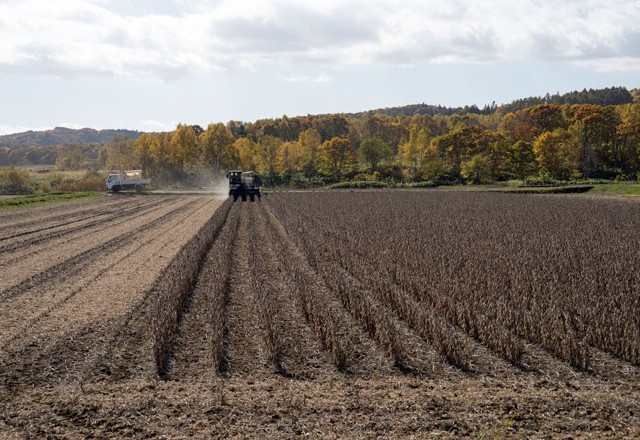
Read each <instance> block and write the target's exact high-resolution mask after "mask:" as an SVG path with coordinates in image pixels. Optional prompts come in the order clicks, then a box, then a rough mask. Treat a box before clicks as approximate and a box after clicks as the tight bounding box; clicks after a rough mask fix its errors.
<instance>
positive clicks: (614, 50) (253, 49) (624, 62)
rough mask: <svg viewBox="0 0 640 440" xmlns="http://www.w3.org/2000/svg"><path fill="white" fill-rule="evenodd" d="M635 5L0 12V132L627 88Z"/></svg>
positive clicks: (44, 2) (127, 6) (1, 2)
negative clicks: (613, 87) (617, 87)
mask: <svg viewBox="0 0 640 440" xmlns="http://www.w3.org/2000/svg"><path fill="white" fill-rule="evenodd" d="M639 78H640V0H576V1H574V0H568V1H566V0H565V1H563V0H483V1H479V0H422V1H418V0H404V1H396V0H295V1H294V0H55V1H52V0H0V97H1V98H0V99H1V101H0V133H12V132H18V131H24V130H27V129H46V128H53V127H54V126H67V127H72V128H80V127H92V128H129V129H138V130H147V131H160V130H171V129H173V128H175V125H176V124H177V123H179V122H180V123H188V124H200V125H202V126H206V125H207V124H208V123H211V122H227V121H229V120H232V119H233V120H244V121H254V120H256V119H260V118H270V117H278V116H282V115H283V114H286V115H289V116H297V115H306V114H319V113H334V112H355V111H361V110H370V109H374V108H380V107H390V106H398V105H405V104H415V103H423V102H424V103H428V104H441V105H446V106H459V105H465V104H468V105H472V104H476V105H478V106H479V107H482V106H483V105H485V104H490V103H491V102H492V101H495V102H496V103H498V104H500V103H506V102H510V101H512V100H514V99H517V98H523V97H527V96H541V95H544V94H545V93H547V92H549V93H552V94H553V93H555V92H560V93H565V92H568V91H572V90H582V89H583V88H601V87H610V86H625V87H627V88H629V89H632V88H635V87H640V81H638V79H639Z"/></svg>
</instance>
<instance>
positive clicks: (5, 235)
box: [0, 200, 124, 242]
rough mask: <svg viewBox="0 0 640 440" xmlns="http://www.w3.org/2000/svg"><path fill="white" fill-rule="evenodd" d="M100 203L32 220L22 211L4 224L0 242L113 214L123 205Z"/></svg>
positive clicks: (30, 215)
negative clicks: (15, 217) (12, 220)
mask: <svg viewBox="0 0 640 440" xmlns="http://www.w3.org/2000/svg"><path fill="white" fill-rule="evenodd" d="M101 202H102V203H101V204H100V206H97V207H93V208H92V207H86V206H80V207H79V209H77V210H68V209H67V210H64V211H63V212H62V214H57V215H56V214H55V213H46V214H45V215H43V216H41V217H40V216H38V218H34V216H33V214H32V212H31V211H23V212H22V215H20V216H19V217H18V219H17V220H16V221H14V222H11V223H8V222H5V225H4V228H3V231H2V234H0V242H3V241H6V240H10V239H12V238H16V237H20V236H24V235H27V234H35V233H38V232H41V231H44V230H46V229H51V228H54V227H62V226H66V225H69V224H73V223H76V222H79V221H82V220H85V219H87V218H91V217H94V216H96V215H102V214H105V213H113V212H115V210H116V209H118V208H119V206H120V205H123V204H124V203H123V201H121V200H109V201H108V203H105V202H103V201H101ZM105 210H108V211H105ZM0 219H2V218H1V217H0ZM52 223H53V224H52Z"/></svg>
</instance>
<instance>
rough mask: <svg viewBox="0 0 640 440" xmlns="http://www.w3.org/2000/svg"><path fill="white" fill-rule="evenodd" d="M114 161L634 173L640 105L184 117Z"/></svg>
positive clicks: (445, 177)
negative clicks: (250, 118) (249, 118)
mask: <svg viewBox="0 0 640 440" xmlns="http://www.w3.org/2000/svg"><path fill="white" fill-rule="evenodd" d="M105 161H106V163H105V166H106V167H107V168H110V169H123V168H132V167H136V168H138V167H139V168H142V169H144V170H146V171H147V172H148V173H149V174H150V176H151V177H155V178H156V179H160V180H163V181H171V180H175V179H182V178H188V177H189V175H191V174H197V173H199V172H202V171H213V172H217V173H221V174H223V173H224V172H225V171H226V170H229V169H233V168H242V169H245V170H256V171H257V172H259V173H260V174H261V175H263V176H266V177H268V178H272V179H276V180H277V179H281V180H289V179H291V178H294V177H296V176H297V177H298V178H301V179H313V178H322V179H324V180H325V181H340V180H345V179H360V180H379V179H385V178H391V179H394V180H404V181H419V180H435V181H461V180H462V181H467V182H477V183H486V182H491V181H500V180H509V179H525V178H528V177H532V176H535V177H539V176H542V177H550V178H555V179H562V180H569V179H577V178H626V179H629V178H631V179H634V180H635V179H636V178H637V176H638V173H639V172H640V103H631V104H626V105H618V106H600V105H593V104H580V105H568V104H565V105H560V104H540V105H534V106H532V107H527V108H524V109H521V110H517V111H514V112H508V113H506V114H501V113H499V112H494V113H491V114H472V113H465V114H454V115H448V116H445V115H435V116H431V115H416V116H387V115H380V114H374V115H367V116H364V117H360V118H349V117H346V116H341V115H329V116H317V117H314V116H307V117H296V118H288V117H286V116H284V117H282V118H278V119H270V120H262V121H257V122H255V123H248V124H245V123H240V122H229V123H227V124H222V123H213V124H210V125H209V126H208V127H206V128H204V129H203V128H201V127H199V126H189V125H182V124H181V125H178V126H177V128H176V129H175V130H174V131H173V132H168V133H159V134H151V133H146V134H143V135H142V136H140V137H138V138H137V139H135V140H126V139H122V140H119V141H117V142H115V143H114V144H112V145H111V146H110V147H109V148H108V149H107V154H106V158H105Z"/></svg>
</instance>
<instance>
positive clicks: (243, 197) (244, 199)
mask: <svg viewBox="0 0 640 440" xmlns="http://www.w3.org/2000/svg"><path fill="white" fill-rule="evenodd" d="M242 201H243V202H246V201H247V196H246V194H242Z"/></svg>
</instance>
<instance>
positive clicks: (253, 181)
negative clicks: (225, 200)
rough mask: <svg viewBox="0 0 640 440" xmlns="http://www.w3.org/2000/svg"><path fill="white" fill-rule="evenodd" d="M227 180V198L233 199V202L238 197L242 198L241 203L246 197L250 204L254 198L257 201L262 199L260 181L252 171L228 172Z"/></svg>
mask: <svg viewBox="0 0 640 440" xmlns="http://www.w3.org/2000/svg"><path fill="white" fill-rule="evenodd" d="M227 179H229V196H231V197H233V200H234V201H235V200H238V197H242V201H243V202H244V201H246V200H247V197H249V199H250V200H251V201H252V202H253V201H254V200H255V198H256V197H258V200H261V199H262V194H261V193H260V180H259V178H258V176H256V174H255V173H254V172H253V171H244V172H243V171H240V170H233V171H229V172H228V173H227Z"/></svg>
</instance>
